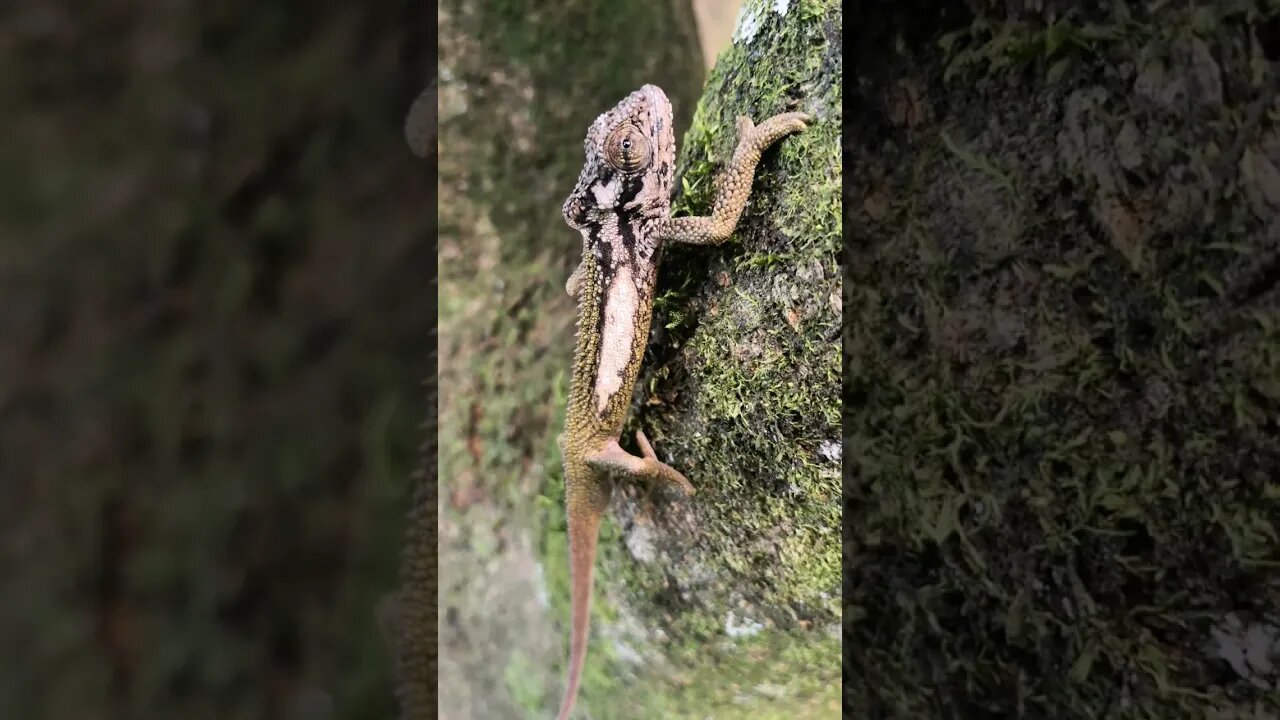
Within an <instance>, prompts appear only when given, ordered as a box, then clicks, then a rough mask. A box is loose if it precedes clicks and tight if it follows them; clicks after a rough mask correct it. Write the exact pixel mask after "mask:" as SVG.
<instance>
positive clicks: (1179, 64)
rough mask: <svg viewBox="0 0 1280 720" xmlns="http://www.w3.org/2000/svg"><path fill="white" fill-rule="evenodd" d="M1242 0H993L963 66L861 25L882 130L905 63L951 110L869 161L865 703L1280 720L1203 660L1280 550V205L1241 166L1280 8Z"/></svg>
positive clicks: (862, 626) (1269, 698) (860, 342)
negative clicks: (1126, 2)
mask: <svg viewBox="0 0 1280 720" xmlns="http://www.w3.org/2000/svg"><path fill="white" fill-rule="evenodd" d="M1226 5H1227V6H1230V7H1226V6H1223V8H1222V9H1221V12H1220V13H1219V14H1215V15H1213V16H1212V17H1208V16H1206V15H1205V14H1204V12H1205V10H1204V9H1194V10H1193V9H1188V8H1184V7H1181V6H1177V7H1175V6H1173V5H1169V4H1164V5H1153V6H1147V7H1143V8H1137V7H1136V6H1135V7H1134V8H1130V9H1116V10H1114V11H1112V10H1089V11H1087V12H1086V11H1084V10H1078V11H1074V12H1071V13H1067V14H1066V15H1065V16H1059V17H1052V16H1050V11H1049V10H1046V11H1045V12H1044V13H1043V14H1041V13H1035V12H1023V11H1022V9H1021V8H1020V6H1016V4H1014V3H1010V4H1009V8H1004V7H1003V6H991V7H990V8H989V9H988V10H987V11H986V13H985V14H984V15H983V16H982V17H979V18H976V19H975V18H964V17H960V18H956V17H954V16H953V17H952V18H951V20H952V21H953V22H957V23H960V24H964V25H966V26H967V27H966V28H965V29H964V30H963V31H962V33H961V35H962V36H963V37H966V38H979V37H980V39H979V41H977V42H976V43H973V44H969V42H968V41H967V40H966V41H964V42H962V43H959V44H957V45H956V46H955V48H952V50H953V51H954V50H957V49H961V48H972V49H973V50H974V53H973V54H972V55H970V57H969V59H971V60H972V59H973V58H975V57H981V58H983V61H982V62H962V63H960V64H957V63H956V58H955V57H954V55H953V56H952V57H946V58H944V57H939V56H938V55H937V53H936V47H937V44H938V43H937V39H936V38H935V37H927V38H921V37H916V38H914V40H913V42H911V43H908V42H903V43H902V44H900V45H897V46H894V45H893V44H892V43H889V42H887V41H882V40H878V39H877V38H892V37H895V32H897V30H898V29H900V28H898V27H897V24H896V23H897V22H898V18H895V17H893V16H885V15H875V14H872V15H868V16H867V17H865V18H862V20H863V21H864V22H865V23H866V26H867V27H868V28H875V29H876V33H878V34H872V33H871V32H870V31H868V33H867V34H866V35H863V36H860V37H859V38H856V39H854V40H852V41H851V45H854V44H856V45H858V46H859V47H862V48H863V53H864V56H865V57H867V58H878V59H879V61H880V63H882V64H879V65H878V64H876V62H875V61H873V60H868V62H867V64H865V65H863V66H861V67H860V72H862V73H865V75H866V76H867V77H874V78H883V79H884V80H882V81H880V82H878V83H872V84H871V85H870V86H868V87H866V88H864V89H863V90H862V92H863V93H864V94H865V96H864V97H861V98H860V102H859V103H858V104H857V105H858V106H859V107H864V108H872V109H868V110H864V111H863V112H862V113H860V114H859V116H858V117H856V118H854V123H855V124H859V123H861V124H864V125H869V124H872V123H873V122H874V121H875V120H882V119H883V118H881V117H879V116H876V115H875V113H876V112H880V111H879V110H876V109H874V108H875V106H874V105H873V104H872V102H871V100H873V99H875V98H883V97H885V96H886V95H889V94H890V92H891V90H892V84H893V83H897V82H899V80H900V79H903V78H905V79H906V80H907V81H908V82H910V83H912V84H913V85H914V86H915V87H916V88H917V89H918V94H919V97H920V98H921V102H922V103H924V104H925V105H926V106H927V111H926V112H924V113H922V114H921V119H920V121H919V122H917V123H915V124H913V125H911V126H909V127H907V126H905V124H899V125H895V126H894V127H893V128H892V132H890V134H889V135H888V136H887V138H886V136H885V135H875V134H869V135H868V136H866V137H863V136H860V135H856V134H854V135H851V138H850V142H851V144H852V146H851V147H850V148H849V150H848V152H849V153H850V154H851V155H853V156H855V157H858V158H860V162H858V163H857V164H856V165H855V166H853V167H852V168H851V170H850V176H851V179H850V186H851V188H850V190H851V191H850V193H849V196H848V197H849V199H850V202H849V204H848V208H847V211H848V212H849V213H850V215H851V217H850V228H851V239H850V240H851V241H850V243H849V246H850V250H851V252H860V253H865V254H867V255H869V256H871V257H874V259H875V263H874V266H871V267H873V269H871V268H869V267H868V266H866V265H862V264H859V263H850V264H849V265H848V266H847V271H848V272H849V276H848V277H847V278H846V283H845V293H846V299H845V319H846V322H845V331H844V332H845V342H844V347H845V349H846V353H847V357H846V366H845V374H844V383H845V385H844V406H845V410H846V415H845V418H844V431H845V433H846V444H845V450H846V452H847V453H848V456H847V457H848V461H847V462H848V471H849V476H848V482H847V484H846V487H845V493H846V497H845V522H846V524H847V526H848V528H849V533H850V554H849V557H848V560H847V562H848V567H847V569H846V574H845V585H844V602H845V618H846V625H845V627H846V635H845V639H844V647H845V648H846V651H847V653H848V657H849V664H848V667H847V672H848V674H849V676H850V677H852V678H857V681H856V682H851V683H849V685H848V686H847V688H846V690H847V692H846V703H847V706H846V713H848V714H853V715H863V716H877V715H883V716H891V717H949V716H952V715H953V714H955V713H959V714H963V715H965V716H992V717H1011V716H1017V715H1022V716H1027V717H1062V718H1092V717H1126V718H1128V717H1169V718H1192V717H1206V716H1212V715H1214V714H1215V713H1218V712H1221V713H1223V716H1241V717H1243V716H1247V715H1245V714H1244V713H1246V712H1251V711H1253V710H1255V709H1257V708H1267V709H1268V710H1271V711H1274V709H1275V700H1274V697H1273V695H1274V694H1272V695H1268V694H1266V693H1265V692H1263V691H1261V690H1260V689H1259V688H1258V687H1256V686H1254V685H1253V684H1252V683H1251V682H1250V681H1249V680H1247V679H1245V678H1241V677H1237V676H1235V675H1234V673H1233V672H1230V671H1226V670H1225V669H1224V667H1223V665H1222V662H1221V660H1220V659H1218V658H1216V657H1214V655H1213V653H1212V651H1210V650H1206V649H1205V648H1206V644H1207V642H1208V639H1209V638H1211V637H1212V636H1213V633H1214V631H1215V629H1216V628H1217V625H1218V623H1220V622H1222V619H1223V617H1224V615H1225V614H1227V613H1228V612H1232V611H1234V610H1236V609H1238V608H1239V607H1240V605H1239V598H1240V597H1241V596H1242V595H1241V593H1244V592H1246V591H1245V590H1243V588H1261V587H1265V586H1269V585H1270V584H1272V583H1274V582H1275V577H1276V576H1275V568H1276V567H1277V562H1278V561H1280V558H1278V557H1277V555H1276V552H1275V549H1276V547H1277V545H1276V543H1275V541H1274V540H1273V539H1271V538H1272V534H1273V532H1274V528H1275V527H1276V526H1277V522H1280V504H1277V503H1276V502H1275V498H1274V496H1269V495H1268V487H1269V480H1268V478H1269V476H1270V470H1269V468H1271V467H1275V466H1276V464H1277V463H1280V441H1277V439H1276V436H1275V433H1274V432H1273V430H1274V427H1273V426H1274V418H1275V417H1276V413H1277V411H1280V406H1278V405H1277V403H1276V401H1275V398H1274V396H1272V395H1269V394H1268V393H1267V392H1263V391H1262V390H1261V389H1260V388H1262V387H1267V388H1270V387H1272V379H1273V378H1274V377H1275V376H1276V365H1275V361H1274V359H1273V358H1274V353H1275V351H1276V344H1277V342H1278V341H1280V338H1277V337H1276V335H1275V334H1274V330H1273V329H1268V328H1269V327H1271V328H1273V327H1274V322H1272V321H1271V320H1264V321H1262V322H1259V321H1258V320H1257V319H1256V318H1259V317H1262V318H1268V319H1271V318H1275V317H1280V308H1277V305H1276V301H1275V296H1274V293H1272V292H1270V291H1271V289H1272V288H1273V286H1274V277H1269V276H1268V275H1267V272H1268V271H1267V270H1265V269H1263V267H1264V265H1265V264H1263V265H1259V264H1257V263H1255V262H1251V261H1249V260H1246V259H1244V258H1245V257H1247V256H1248V255H1249V254H1250V253H1251V252H1259V253H1263V254H1266V255H1267V256H1268V257H1269V256H1270V254H1271V251H1269V250H1265V251H1264V250H1263V248H1264V247H1270V246H1271V244H1272V243H1271V240H1270V235H1269V234H1268V230H1267V227H1268V223H1269V222H1273V221H1274V217H1275V216H1274V211H1271V210H1267V209H1265V208H1262V207H1261V206H1260V205H1259V204H1258V203H1255V202H1254V201H1251V200H1249V199H1248V197H1249V190H1248V187H1249V183H1250V182H1251V180H1250V179H1249V176H1248V175H1247V174H1246V173H1244V172H1241V171H1239V167H1240V164H1241V162H1242V153H1241V150H1239V149H1236V150H1233V149H1232V148H1243V147H1244V146H1247V145H1249V144H1252V143H1265V142H1266V140H1265V138H1266V135H1265V133H1266V132H1267V129H1266V128H1267V127H1268V125H1267V123H1265V122H1262V123H1257V124H1250V123H1249V122H1247V121H1242V120H1241V118H1242V117H1249V113H1248V112H1247V110H1246V109H1248V108H1256V107H1260V106H1261V107H1266V106H1270V105H1271V104H1272V102H1273V100H1274V90H1273V88H1274V87H1275V85H1274V82H1275V77H1274V74H1271V75H1260V74H1258V72H1257V68H1258V65H1257V62H1258V57H1259V56H1258V54H1257V49H1256V45H1255V44H1254V42H1253V40H1252V38H1253V37H1254V36H1255V33H1257V32H1259V31H1260V27H1259V26H1258V25H1256V24H1254V23H1256V22H1263V20H1262V18H1263V17H1264V16H1265V15H1266V11H1264V10H1263V9H1262V7H1260V6H1258V5H1256V4H1254V3H1229V4H1226ZM1246 6H1250V7H1252V8H1253V11H1254V12H1256V13H1257V14H1251V12H1249V11H1248V9H1249V8H1248V7H1246ZM1212 12H1214V13H1217V12H1218V9H1217V8H1216V7H1215V10H1214V11H1212ZM1270 12H1271V13H1272V16H1273V17H1274V13H1275V11H1274V10H1272V11H1270ZM1039 15H1044V17H1038V16H1039ZM1272 22H1274V20H1272ZM1054 23H1059V24H1058V25H1054ZM1062 23H1069V24H1070V25H1071V27H1076V28H1080V27H1094V28H1096V29H1098V31H1097V33H1096V42H1094V43H1093V44H1092V45H1091V46H1090V48H1088V52H1080V51H1079V50H1081V49H1082V48H1078V47H1077V48H1075V49H1071V48H1068V47H1067V46H1068V45H1073V44H1074V42H1073V41H1070V40H1069V39H1065V40H1064V39H1063V37H1059V38H1058V39H1057V40H1054V43H1057V44H1056V45H1054V44H1053V43H1050V42H1049V41H1050V40H1051V39H1052V38H1053V36H1052V33H1054V32H1058V33H1061V32H1064V31H1063V29H1062V28H1064V27H1065V25H1062ZM1055 27H1057V28H1058V30H1054V28H1055ZM1210 27H1212V28H1215V29H1214V30H1213V31H1212V32H1208V31H1206V30H1205V29H1206V28H1210ZM996 28H998V29H999V30H994V31H993V29H996ZM1035 28H1041V29H1040V30H1036V29H1035ZM1044 28H1048V29H1047V30H1045V29H1044ZM947 30H948V28H938V30H937V32H938V34H939V35H942V36H944V37H945V33H946V32H947ZM1015 30H1016V32H1015ZM1019 33H1023V34H1019ZM877 43H882V44H879V45H878V44H877ZM944 44H945V43H944ZM1028 52H1029V53H1030V54H1028ZM1067 57H1070V58H1071V64H1070V65H1069V66H1066V67H1065V69H1063V70H1061V71H1060V72H1058V73H1056V74H1054V75H1053V76H1052V77H1050V76H1049V74H1047V73H1042V72H1035V71H1034V69H1035V68H1037V67H1039V68H1040V69H1046V68H1050V67H1052V66H1054V65H1056V63H1058V62H1059V61H1061V60H1063V59H1065V58H1067ZM1039 59H1044V60H1045V61H1046V62H1045V63H1042V64H1040V65H1037V64H1036V63H1037V62H1038V61H1039ZM1271 72H1274V71H1271ZM1268 83H1270V84H1268ZM886 85H889V86H888V87H886ZM1223 88H1233V89H1234V90H1231V91H1226V90H1223ZM1255 112H1257V111H1256V110H1255ZM1254 117H1256V116H1254ZM1268 212H1271V213H1272V214H1271V215H1268V214H1267V213H1268ZM1246 248H1248V250H1246ZM1263 288H1266V289H1265V290H1264V289H1263ZM1266 418H1272V419H1271V420H1267V419H1266ZM1250 592H1251V591H1250ZM1117 698H1126V700H1125V704H1123V705H1122V704H1120V703H1119V701H1118V700H1117Z"/></svg>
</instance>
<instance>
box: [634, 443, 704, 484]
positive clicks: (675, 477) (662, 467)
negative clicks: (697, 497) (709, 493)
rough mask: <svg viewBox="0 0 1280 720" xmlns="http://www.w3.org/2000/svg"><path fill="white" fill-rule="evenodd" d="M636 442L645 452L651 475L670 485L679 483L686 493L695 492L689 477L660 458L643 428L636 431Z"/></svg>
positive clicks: (641, 450) (642, 451)
mask: <svg viewBox="0 0 1280 720" xmlns="http://www.w3.org/2000/svg"><path fill="white" fill-rule="evenodd" d="M636 443H638V444H639V445H640V452H641V453H643V454H644V461H645V464H646V465H648V466H649V474H650V476H651V477H654V478H656V479H659V480H662V481H663V482H666V483H668V484H670V485H678V486H679V487H680V489H681V490H684V494H685V495H692V494H693V485H692V484H690V483H689V480H688V478H686V477H685V476H684V475H683V474H681V473H680V471H679V470H676V469H675V468H673V467H671V466H670V465H668V464H666V463H664V462H662V461H661V460H659V459H658V455H657V453H655V452H654V451H653V446H652V445H650V444H649V438H647V437H645V435H644V431H643V430H637V431H636Z"/></svg>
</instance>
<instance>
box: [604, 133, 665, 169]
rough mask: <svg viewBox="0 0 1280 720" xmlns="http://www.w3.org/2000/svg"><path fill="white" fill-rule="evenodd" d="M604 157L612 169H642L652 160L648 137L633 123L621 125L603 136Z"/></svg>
mask: <svg viewBox="0 0 1280 720" xmlns="http://www.w3.org/2000/svg"><path fill="white" fill-rule="evenodd" d="M604 159H605V162H607V163H609V165H610V166H611V167H612V168H613V169H615V170H621V171H622V172H625V173H633V172H636V171H637V170H643V169H644V168H646V167H648V166H649V163H650V162H651V161H652V160H653V157H652V154H651V153H650V151H649V139H648V138H646V137H645V136H644V134H643V133H641V132H640V128H637V127H636V126H635V125H630V124H628V125H622V126H621V127H618V128H616V129H615V130H614V131H613V132H611V133H609V137H607V138H605V141H604Z"/></svg>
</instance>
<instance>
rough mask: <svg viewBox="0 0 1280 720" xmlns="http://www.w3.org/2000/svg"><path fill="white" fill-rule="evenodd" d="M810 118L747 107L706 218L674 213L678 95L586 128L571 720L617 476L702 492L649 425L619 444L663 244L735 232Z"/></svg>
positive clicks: (575, 402) (578, 222) (571, 434)
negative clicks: (781, 149)
mask: <svg viewBox="0 0 1280 720" xmlns="http://www.w3.org/2000/svg"><path fill="white" fill-rule="evenodd" d="M808 120H809V117H808V116H807V115H805V114H804V113H798V112H790V113H782V114H780V115H774V116H773V117H771V118H769V119H768V120H765V121H764V122H762V123H760V124H759V125H755V124H753V123H752V122H751V120H750V119H749V118H746V117H739V118H738V119H737V134H738V145H737V148H736V149H735V150H734V153H733V158H732V159H731V160H730V161H729V164H728V165H727V166H726V168H725V169H724V171H723V172H722V173H721V174H720V176H719V177H718V178H717V179H716V188H715V189H716V197H715V201H714V204H713V206H712V210H711V215H710V216H707V217H679V218H672V217H671V191H672V187H673V186H674V183H675V161H676V148H675V134H674V131H673V129H672V126H671V124H672V114H671V103H670V102H669V101H668V100H667V96H666V94H665V93H664V92H663V91H662V90H661V89H660V88H658V87H656V86H654V85H645V86H644V87H642V88H640V89H639V90H637V91H635V92H633V93H631V94H630V95H628V96H627V97H626V98H625V99H623V100H622V102H620V103H618V104H617V105H616V106H615V107H614V108H613V109H611V110H609V111H608V112H605V113H604V114H602V115H600V116H599V117H597V118H596V120H595V122H593V123H592V124H591V127H590V129H589V130H588V131H587V137H586V141H585V143H584V146H585V149H586V164H585V165H584V166H583V168H582V174H581V175H580V176H579V178H578V184H577V186H576V187H575V188H574V190H573V193H572V194H571V195H569V197H568V199H567V200H565V203H564V219H565V222H567V223H568V224H569V226H570V227H572V228H574V229H576V230H578V231H579V232H581V233H582V241H583V252H582V262H581V264H580V265H579V266H578V268H577V269H576V270H574V271H573V273H572V274H571V275H570V276H569V280H568V282H567V283H566V284H565V289H566V290H567V291H568V293H569V295H570V296H572V297H574V298H575V299H576V300H577V301H578V327H577V330H578V333H577V344H576V348H575V351H574V356H573V373H572V375H571V379H570V387H569V399H568V408H567V409H566V417H565V429H564V432H563V433H562V434H561V435H560V449H561V454H562V455H563V458H564V478H565V505H566V515H567V517H568V531H569V567H570V572H571V577H572V581H571V589H570V597H571V615H572V619H571V623H570V641H569V671H568V679H567V682H566V684H565V690H564V699H563V700H562V701H561V704H560V713H559V716H558V718H559V720H567V719H568V717H569V713H570V711H571V710H572V709H573V704H574V699H575V697H576V695H577V691H578V684H579V682H580V681H581V679H582V666H583V661H584V659H585V657H586V652H587V629H588V622H589V619H590V609H591V591H592V581H593V577H592V574H593V571H594V565H595V554H596V542H597V537H598V534H599V530H600V523H601V520H602V519H603V516H604V513H605V511H606V510H607V509H608V507H609V497H610V493H611V491H612V487H613V485H612V483H613V481H614V479H618V480H624V481H627V480H631V481H635V480H640V481H649V482H651V481H658V482H661V483H664V484H667V485H673V486H676V487H678V488H680V489H681V490H683V491H684V492H685V493H686V494H690V495H691V494H693V486H692V485H690V484H689V481H688V480H686V479H685V477H684V475H682V474H680V472H679V471H677V470H676V469H674V468H672V467H671V466H669V465H667V464H666V463H663V462H661V461H659V460H658V458H657V456H656V455H655V454H654V452H653V447H652V446H650V444H649V441H648V439H647V438H646V437H645V435H644V432H643V431H638V432H637V433H636V441H637V443H638V444H639V447H640V452H641V456H639V457H637V456H635V455H633V454H631V453H629V452H627V451H626V450H623V449H622V447H621V446H620V445H619V444H618V440H619V438H620V437H621V434H622V427H623V424H624V422H625V421H626V417H627V410H628V409H629V408H630V406H631V396H632V390H633V388H634V386H635V382H636V376H637V374H638V372H639V369H640V361H641V359H642V358H643V357H644V350H645V345H646V343H647V342H648V338H649V322H650V320H651V317H652V312H653V299H654V284H655V282H656V280H657V276H658V262H659V260H660V258H661V254H662V246H663V243H664V242H666V241H668V240H670V241H674V242H683V243H690V244H694V245H710V244H717V243H721V242H723V241H725V240H727V239H728V238H729V236H730V234H732V233H733V231H734V229H735V228H736V227H737V225H738V219H739V217H740V216H741V215H742V210H743V208H744V207H746V204H747V199H748V197H749V196H750V194H751V182H752V178H753V177H754V175H755V169H756V165H757V164H758V163H759V161H760V156H761V153H763V152H764V150H765V149H767V148H768V147H769V146H770V145H772V144H773V143H775V142H777V141H778V140H779V139H780V138H782V137H784V136H786V135H789V134H791V133H796V132H801V131H803V130H804V129H805V127H806V125H805V123H806V122H807V121H808Z"/></svg>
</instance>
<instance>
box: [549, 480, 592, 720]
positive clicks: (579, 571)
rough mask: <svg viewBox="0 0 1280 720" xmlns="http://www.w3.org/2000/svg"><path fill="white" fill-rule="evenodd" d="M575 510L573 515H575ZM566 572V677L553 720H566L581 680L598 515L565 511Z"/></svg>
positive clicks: (589, 612) (584, 657) (589, 512)
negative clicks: (558, 712)
mask: <svg viewBox="0 0 1280 720" xmlns="http://www.w3.org/2000/svg"><path fill="white" fill-rule="evenodd" d="M575 510H577V512H575ZM568 516H569V572H570V583H569V586H570V593H569V594H570V598H571V602H570V608H571V617H572V620H571V623H570V631H569V678H568V680H567V681H566V683H565V687H564V699H563V700H561V701H560V714H559V715H557V716H556V718H557V720H569V711H571V710H573V702H574V700H575V698H576V697H577V694H578V683H579V682H581V680H582V665H583V661H584V660H585V659H586V656H587V630H588V626H589V624H590V621H591V585H592V579H593V574H594V572H595V559H596V540H597V538H598V537H599V533H600V520H601V513H599V512H593V511H590V510H588V511H587V512H582V509H581V508H573V507H572V504H571V505H570V509H569V513H568Z"/></svg>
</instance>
